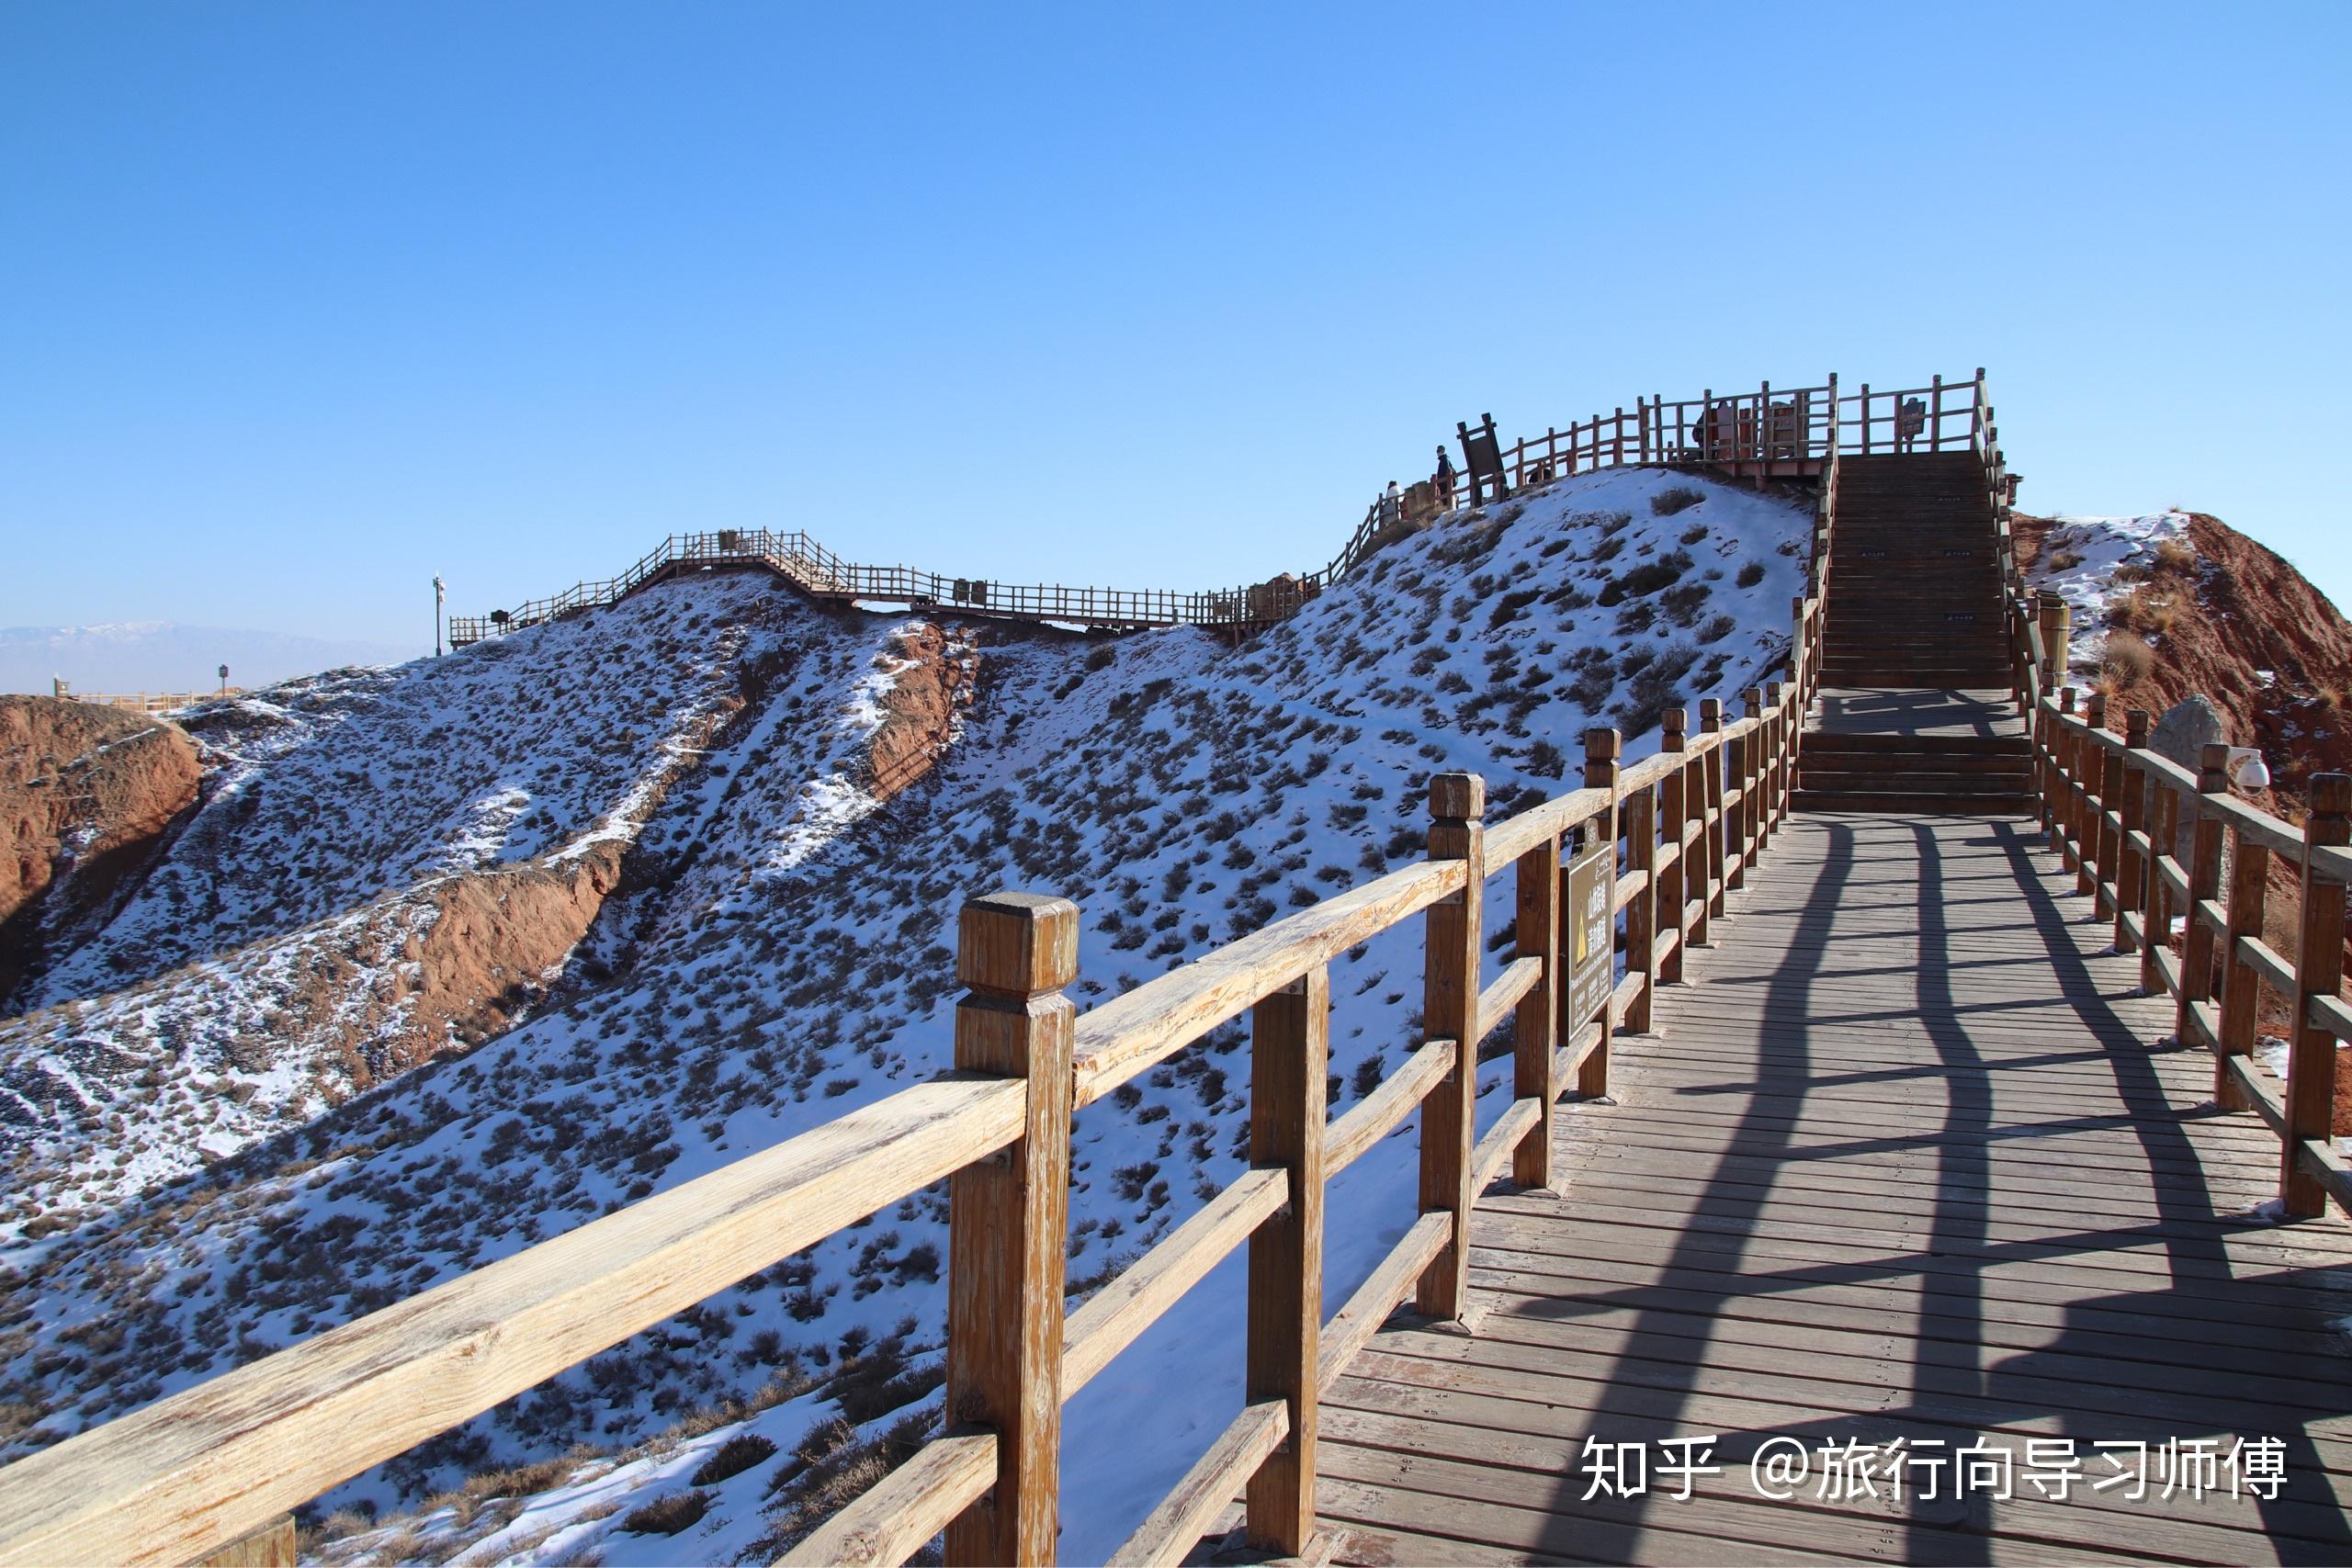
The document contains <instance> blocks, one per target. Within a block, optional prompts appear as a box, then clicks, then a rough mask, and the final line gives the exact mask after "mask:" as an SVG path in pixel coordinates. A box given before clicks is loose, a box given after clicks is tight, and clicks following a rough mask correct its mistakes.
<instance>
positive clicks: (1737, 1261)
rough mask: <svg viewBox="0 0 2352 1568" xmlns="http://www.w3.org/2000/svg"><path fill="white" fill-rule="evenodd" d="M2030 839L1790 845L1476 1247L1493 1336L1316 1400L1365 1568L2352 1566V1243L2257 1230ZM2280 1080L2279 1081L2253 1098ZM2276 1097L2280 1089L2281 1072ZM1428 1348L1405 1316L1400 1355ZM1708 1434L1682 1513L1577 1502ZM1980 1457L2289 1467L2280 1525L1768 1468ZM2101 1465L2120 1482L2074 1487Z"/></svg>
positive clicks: (2174, 1076) (1845, 826)
mask: <svg viewBox="0 0 2352 1568" xmlns="http://www.w3.org/2000/svg"><path fill="white" fill-rule="evenodd" d="M2073 884H2074V878H2073V876H2072V874H2070V873H2068V872H2066V871H2065V870H2064V868H2063V867H2062V866H2061V865H2060V864H2059V863H2058V861H2057V859H2056V857H2055V856H2054V855H2053V854H2052V853H2051V852H2049V851H2048V850H2047V849H2046V848H2043V847H2041V843H2040V838H2039V835H2038V834H2037V833H2036V832H2035V831H2034V829H2033V825H2032V824H2031V823H2030V821H2023V820H2010V819H2002V820H1983V819H1975V820H1972V819H1967V818H1949V817H1926V816H1921V817H1866V816H1859V815H1854V816H1849V815H1823V816H1811V817H1806V816H1799V817H1793V818H1788V819H1786V820H1785V821H1784V822H1783V824H1782V825H1781V829H1780V830H1779V837H1778V839H1777V840H1776V842H1775V844H1774V846H1773V849H1772V852H1770V854H1769V855H1767V856H1765V857H1764V858H1763V859H1762V860H1760V861H1759V862H1758V863H1757V865H1756V867H1755V868H1754V869H1753V871H1752V872H1751V873H1750V875H1749V878H1748V885H1747V891H1746V892H1745V893H1744V894H1742V895H1739V896H1736V897H1734V898H1733V900H1732V901H1731V904H1730V906H1729V911H1728V913H1729V916H1730V923H1731V925H1732V926H1733V927H1736V931H1737V933H1738V934H1737V938H1736V940H1734V941H1729V942H1719V943H1718V944H1717V945H1715V946H1713V947H1710V948H1705V949H1693V950H1692V951H1691V953H1690V954H1689V955H1688V960H1687V965H1686V974H1687V976H1688V977H1689V980H1690V984H1688V985H1685V986H1680V987H1666V988H1664V989H1662V990H1660V991H1659V993H1658V995H1657V1007H1656V1014H1655V1018H1656V1023H1657V1032H1655V1033H1651V1034H1634V1033H1621V1034H1620V1035H1619V1036H1618V1037H1617V1039H1616V1042H1615V1045H1614V1054H1615V1076H1614V1078H1613V1080H1612V1084H1611V1093H1612V1096H1613V1097H1614V1098H1615V1099H1616V1100H1617V1101H1618V1103H1616V1104H1613V1105H1600V1104H1578V1103H1573V1102H1571V1103H1566V1104H1564V1105H1563V1106H1562V1107H1561V1108H1560V1109H1559V1111H1558V1112H1557V1123H1558V1132H1557V1146H1556V1151H1555V1157H1556V1164H1555V1175H1556V1178H1557V1179H1558V1180H1559V1182H1560V1184H1561V1186H1562V1188H1563V1192H1562V1194H1561V1195H1559V1196H1554V1195H1552V1194H1550V1193H1544V1192H1514V1191H1511V1190H1509V1189H1503V1190H1498V1191H1497V1192H1495V1193H1493V1194H1491V1195H1489V1196H1487V1198H1485V1199H1484V1200H1483V1201H1481V1202H1480V1204H1479V1205H1478V1208H1477V1210H1476V1215H1475V1217H1474V1221H1473V1229H1472V1237H1471V1239H1472V1248H1471V1257H1470V1264H1471V1280H1470V1282H1471V1286H1472V1303H1471V1305H1472V1314H1473V1321H1474V1323H1476V1325H1477V1327H1476V1334H1475V1335H1472V1336H1466V1337H1465V1336H1464V1335H1463V1334H1462V1333H1460V1332H1459V1331H1458V1330H1440V1329H1436V1328H1427V1327H1420V1326H1410V1325H1411V1324H1413V1323H1414V1322H1415V1321H1416V1320H1412V1319H1406V1320H1400V1322H1401V1323H1403V1324H1406V1326H1393V1327H1390V1328H1387V1329H1385V1330H1384V1331H1382V1332H1381V1333H1379V1334H1377V1335H1375V1336H1374V1337H1372V1338H1371V1339H1370V1340H1369V1342H1368V1344H1367V1345H1366V1347H1365V1349H1364V1350H1363V1353H1362V1354H1361V1355H1359V1356H1358V1357H1357V1358H1355V1359H1354V1360H1353V1361H1352V1362H1351V1364H1350V1365H1349V1367H1348V1369H1347V1371H1346V1373H1345V1375H1343V1376H1341V1377H1340V1378H1338V1379H1337V1380H1335V1381H1334V1382H1333V1383H1332V1384H1331V1386H1330V1387H1329V1390H1328V1391H1327V1392H1326V1393H1325V1395H1324V1402H1323V1409H1322V1412H1321V1415H1322V1429H1321V1432H1320V1448H1321V1453H1322V1480H1321V1484H1320V1487H1319V1489H1318V1494H1317V1495H1318V1506H1319V1509H1320V1513H1321V1518H1322V1525H1323V1528H1324V1530H1325V1531H1326V1532H1327V1534H1328V1539H1329V1540H1331V1541H1332V1542H1333V1543H1334V1544H1335V1547H1336V1549H1337V1551H1338V1552H1339V1554H1340V1557H1341V1558H1342V1559H1343V1560H1351V1561H1377V1560H1380V1559H1381V1557H1382V1556H1383V1554H1387V1555H1388V1556H1390V1557H1392V1558H1393V1559H1394V1560H1396V1561H1410V1562H1501V1561H1527V1560H1531V1559H1532V1560H1538V1561H1583V1562H1820V1561H1835V1560H1839V1559H1857V1558H1863V1559H1871V1560H1874V1561H1900V1560H1908V1561H1913V1562H1988V1561H1989V1562H2055V1561H2094V1562H2117V1561H2124V1560H2129V1559H2143V1560H2144V1559H2147V1558H2163V1559H2166V1560H2171V1561H2181V1562H2281V1561H2284V1562H2331V1561H2339V1562H2340V1561H2344V1560H2346V1559H2347V1558H2352V1518H2347V1517H2346V1504H2347V1502H2352V1355H2347V1354H2346V1346H2345V1343H2344V1339H2343V1336H2342V1335H2341V1334H2340V1333H2338V1332H2337V1331H2336V1330H2335V1328H2334V1327H2333V1326H2332V1323H2333V1321H2334V1320H2335V1319H2336V1318H2339V1317H2342V1316H2343V1315H2345V1314H2346V1312H2347V1311H2352V1298H2348V1297H2347V1294H2346V1288H2345V1286H2346V1280H2347V1276H2346V1274H2344V1273H2343V1272H2342V1270H2344V1269H2345V1268H2346V1265H2347V1264H2352V1226H2347V1225H2346V1223H2345V1222H2343V1221H2342V1220H2340V1219H2336V1218H2324V1219H2314V1220H2310V1221H2306V1222H2303V1223H2301V1224H2293V1225H2287V1226H2267V1225H2262V1224H2248V1223H2246V1213H2247V1211H2249V1210H2251V1209H2252V1208H2253V1207H2254V1206H2255V1205H2256V1204H2258V1203H2260V1202H2262V1201H2264V1200H2266V1199H2267V1198H2269V1197H2270V1196H2271V1194H2272V1193H2273V1192H2274V1191H2275V1190H2276V1188H2275V1180H2276V1172H2277V1159H2278V1154H2277V1150H2278V1142H2277V1139H2276V1138H2275V1137H2274V1136H2273V1135H2272V1134H2271V1133H2270V1132H2269V1131H2268V1129H2267V1127H2265V1126H2264V1125H2263V1124H2262V1123H2261V1122H2259V1121H2257V1120H2256V1119H2255V1118H2253V1117H2250V1116H2226V1115H2221V1114H2217V1113H2216V1112H2215V1111H2214V1110H2213V1109H2212V1107H2211V1105H2210V1104H2209V1103H2208V1096H2209V1093H2210V1089H2211V1077H2210V1074H2209V1070H2208V1067H2207V1064H2206V1063H2205V1061H2204V1059H2203V1056H2202V1055H2201V1054H2198V1053H2194V1052H2191V1051H2188V1050H2183V1049H2178V1048H2174V1047H2170V1046H2159V1045H2156V1044H2153V1043H2152V1042H2158V1041H2162V1040H2164V1038H2165V1036H2167V1035H2168V1034H2169V1033H2170V1032H2171V1025H2172V1015H2173V1008H2172V1004H2171V1001H2170V999H2169V998H2165V997H2161V996H2157V997H2145V996H2142V995H2140V994H2139V992H2138V989H2137V984H2136V982H2137V974H2136V970H2137V960H2136V959H2135V958H2132V957H2126V956H2120V955H2117V954H2114V953H2112V952H2111V950H2110V949H2109V939H2110V938H2111V936H2112V928H2111V926H2109V925H2108V924H2106V923H2104V922H2098V921H2096V920H2095V919H2093V917H2092V914H2091V904H2090V901H2089V900H2087V899H2085V898H2082V897H2076V896H2075V893H2074V891H2073ZM2254 1070H2255V1071H2256V1073H2257V1074H2259V1075H2260V1076H2261V1077H2265V1078H2267V1077H2268V1074H2267V1070H2266V1069H2262V1068H2258V1067H2257V1068H2256V1069H2254ZM2272 1092H2273V1093H2274V1094H2275V1093H2276V1085H2275V1080H2273V1081H2272ZM1709 1433H1715V1434H1720V1435H1721V1440H1720V1441H1719V1442H1718V1444H1717V1445H1716V1453H1715V1460H1716V1461H1717V1462H1719V1463H1722V1464H1723V1465H1724V1473H1723V1474H1721V1475H1719V1476H1713V1477H1703V1478H1701V1479H1700V1480H1699V1481H1698V1482H1697V1483H1696V1495H1694V1496H1693V1497H1692V1498H1691V1499H1690V1500H1689V1501H1684V1502H1678V1501H1675V1500H1673V1499H1672V1498H1671V1497H1669V1496H1667V1495H1662V1494H1663V1493H1666V1492H1670V1491H1671V1490H1673V1487H1672V1485H1671V1484H1668V1485H1665V1486H1659V1485H1658V1484H1657V1477H1656V1476H1655V1474H1654V1475H1653V1478H1652V1481H1653V1485H1652V1491H1651V1494H1650V1495H1647V1496H1644V1497H1636V1498H1630V1499H1626V1498H1611V1497H1608V1496H1605V1495H1604V1496H1600V1497H1596V1498H1595V1499H1593V1500H1591V1501H1587V1500H1586V1499H1585V1497H1584V1493H1585V1491H1586V1488H1587V1477H1586V1475H1585V1473H1584V1472H1583V1470H1582V1468H1581V1465H1582V1457H1583V1450H1582V1447H1581V1444H1582V1443H1583V1441H1584V1440H1586V1439H1592V1440H1596V1441H1600V1442H1609V1443H1619V1442H1646V1443H1650V1444H1652V1445H1653V1447H1652V1449H1651V1450H1650V1452H1651V1456H1652V1459H1653V1461H1655V1459H1656V1456H1657V1449H1656V1448H1655V1446H1654V1445H1655V1444H1656V1442H1657V1439H1659V1438H1669V1437H1691V1436H1701V1435H1705V1434H1709ZM1778 1435H1789V1436H1793V1437H1796V1438H1800V1439H1801V1440H1802V1441H1803V1443H1804V1446H1805V1447H1806V1448H1807V1449H1808V1450H1817V1449H1818V1447H1819V1445H1820V1444H1822V1443H1824V1442H1831V1443H1836V1442H1842V1441H1843V1440H1844V1439H1846V1438H1854V1439H1856V1440H1857V1441H1859V1442H1861V1443H1865V1444H1883V1443H1885V1442H1887V1441H1890V1440H1892V1439H1894V1438H1897V1437H1908V1438H1912V1439H1913V1440H1914V1441H1915V1442H1926V1441H1933V1440H1941V1441H1945V1442H1948V1443H1951V1444H1954V1445H1958V1444H1962V1443H1966V1442H1970V1441H1973V1440H1977V1439H1978V1438H1979V1437H1980V1436H1982V1437H1983V1438H1985V1439H1986V1440H1989V1441H1991V1442H1993V1443H1996V1444H2003V1445H2006V1446H2007V1447H2008V1448H2010V1449H2011V1450H2014V1452H2015V1454H2016V1456H2017V1458H2018V1461H2022V1460H2023V1458H2024V1454H2025V1449H2024V1445H2025V1443H2026V1442H2027V1440H2028V1439H2030V1438H2039V1439H2048V1438H2056V1437H2070V1438H2075V1439H2076V1441H2077V1442H2078V1444H2079V1445H2080V1446H2081V1448H2082V1450H2084V1451H2085V1452H2086V1453H2088V1452H2089V1451H2090V1448H2089V1446H2090V1444H2091V1443H2092V1442H2093V1441H2094V1440H2109V1441H2121V1442H2129V1441H2136V1440H2146V1441H2149V1442H2151V1443H2161V1442H2162V1441H2163V1440H2164V1439H2165V1438H2174V1437H2180V1438H2221V1439H2222V1449H2224V1450H2226V1449H2227V1447H2228V1444H2229V1441H2230V1440H2231V1439H2233V1438H2236V1437H2239V1436H2267V1435H2276V1436H2278V1437H2279V1438H2284V1439H2285V1441H2286V1444H2287V1461H2286V1462H2287V1472H2288V1479H2287V1483H2286V1485H2285V1488H2284V1489H2283V1491H2282V1492H2281V1493H2280V1495H2279V1497H2278V1500H2277V1501H2275V1502H2257V1501H2255V1500H2253V1499H2251V1498H2244V1499H2239V1500H2234V1501H2233V1500H2232V1499H2230V1498H2228V1497H2227V1496H2222V1497H2220V1498H2218V1499H2213V1498H2209V1499H2207V1500H2206V1501H2205V1502H2203V1503H2202V1504H2191V1503H2189V1502H2188V1501H2187V1500H2186V1499H2185V1498H2178V1497H2177V1498H2175V1499H2174V1500H2172V1501H2171V1502H2165V1501H2163V1500H2161V1499H2159V1498H2158V1497H2157V1495H2156V1494H2155V1491H2154V1489H2152V1490H2151V1491H2150V1493H2149V1495H2147V1496H2146V1497H2145V1498H2143V1499H2142V1500H2140V1501H2136V1502H2134V1501H2126V1500H2124V1499H2123V1498H2122V1497H2121V1495H2120V1493H2119V1492H2117V1491H2114V1490H2110V1491H2108V1492H2103V1493H2098V1494H2096V1495H2090V1494H2088V1492H2087V1488H2078V1489H2076V1490H2075V1492H2074V1494H2073V1495H2072V1496H2071V1498H2070V1499H2069V1500H2068V1501H2066V1502H2064V1503H2060V1502H2056V1501H2053V1500H2051V1499H2049V1498H2046V1497H2043V1496H2041V1495H2038V1494H2037V1493H2036V1492H2035V1491H2034V1490H2033V1489H2032V1488H2030V1487H2029V1486H2027V1485H2026V1484H2024V1483H2023V1482H2022V1481H2020V1482H2019V1483H2018V1484H2017V1485H2016V1486H2015V1487H2014V1489H2013V1494H2014V1495H2013V1496H2012V1498H2011V1499H2010V1500H2008V1501H2005V1502H2004V1501H1993V1500H1990V1499H1980V1500H1976V1501H1973V1502H1968V1503H1963V1504H1957V1505H1956V1504H1953V1503H1951V1502H1950V1501H1931V1500H1922V1499H1920V1498H1918V1497H1917V1496H1916V1495H1915V1496H1913V1497H1909V1498H1905V1499H1904V1500H1903V1501H1900V1502H1897V1501H1894V1500H1893V1499H1891V1498H1889V1497H1887V1496H1885V1495H1883V1488H1882V1495H1880V1496H1878V1497H1875V1498H1872V1497H1862V1498H1860V1499H1859V1500H1857V1501H1854V1502H1835V1501H1829V1502H1825V1501H1823V1500H1821V1499H1820V1498H1818V1497H1817V1496H1816V1495H1815V1486H1816V1481H1817V1477H1813V1478H1808V1480H1807V1482H1806V1483H1805V1485H1804V1489H1803V1490H1802V1491H1801V1492H1800V1493H1799V1494H1798V1495H1797V1496H1796V1497H1795V1498H1794V1499H1792V1500H1791V1501H1788V1502H1771V1501H1767V1500H1766V1499H1764V1498H1763V1497H1761V1496H1759V1495H1758V1493H1757V1492H1756V1491H1755V1490H1754V1489H1753V1488H1752V1487H1751V1486H1750V1484H1749V1481H1748V1475H1747V1461H1748V1459H1749V1458H1750V1457H1751V1456H1752V1455H1753V1454H1754V1453H1755V1452H1756V1451H1757V1447H1758V1443H1759V1442H1760V1441H1761V1440H1762V1439H1764V1438H1767V1437H1770V1436H1778ZM2103 1470H2104V1466H2103V1465H2101V1464H2100V1463H2099V1462H2098V1461H2097V1460H2096V1458H2094V1459H2093V1461H2092V1462H2091V1464H2090V1465H2089V1466H2088V1467H2086V1472H2087V1473H2098V1472H2101V1471H2103Z"/></svg>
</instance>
